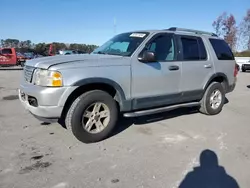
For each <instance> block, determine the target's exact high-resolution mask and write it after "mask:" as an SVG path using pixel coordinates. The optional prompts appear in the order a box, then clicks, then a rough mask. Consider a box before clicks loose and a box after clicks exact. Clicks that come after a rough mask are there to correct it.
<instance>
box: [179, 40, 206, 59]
mask: <svg viewBox="0 0 250 188" xmlns="http://www.w3.org/2000/svg"><path fill="white" fill-rule="evenodd" d="M181 43H182V49H183V60H186V61H190V60H191V61H199V60H206V59H207V52H206V49H205V46H204V43H203V41H202V39H201V38H199V37H192V38H191V37H184V36H182V37H181Z"/></svg>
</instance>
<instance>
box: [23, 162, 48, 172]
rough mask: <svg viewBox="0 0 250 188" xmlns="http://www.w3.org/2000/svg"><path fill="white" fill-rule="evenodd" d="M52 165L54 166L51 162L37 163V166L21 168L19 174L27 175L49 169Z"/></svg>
mask: <svg viewBox="0 0 250 188" xmlns="http://www.w3.org/2000/svg"><path fill="white" fill-rule="evenodd" d="M50 165H52V163H50V162H41V161H37V162H36V163H35V164H32V165H31V166H26V167H24V168H21V170H20V171H19V174H27V173H30V172H31V171H34V170H42V169H45V168H48V167H49V166H50Z"/></svg>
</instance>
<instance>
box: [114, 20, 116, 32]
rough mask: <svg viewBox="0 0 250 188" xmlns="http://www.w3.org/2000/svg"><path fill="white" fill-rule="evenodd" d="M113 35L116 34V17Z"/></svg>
mask: <svg viewBox="0 0 250 188" xmlns="http://www.w3.org/2000/svg"><path fill="white" fill-rule="evenodd" d="M114 34H116V17H114Z"/></svg>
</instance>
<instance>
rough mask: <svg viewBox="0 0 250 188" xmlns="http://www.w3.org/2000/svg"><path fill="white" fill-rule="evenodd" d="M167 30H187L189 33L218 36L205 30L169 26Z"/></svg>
mask: <svg viewBox="0 0 250 188" xmlns="http://www.w3.org/2000/svg"><path fill="white" fill-rule="evenodd" d="M167 30H169V31H183V32H189V33H195V34H198V35H210V36H214V37H218V35H216V34H215V33H210V32H206V31H199V30H194V29H185V28H178V27H170V28H169V29H167Z"/></svg>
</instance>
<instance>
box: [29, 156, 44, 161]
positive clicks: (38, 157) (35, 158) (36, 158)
mask: <svg viewBox="0 0 250 188" xmlns="http://www.w3.org/2000/svg"><path fill="white" fill-rule="evenodd" d="M41 158H43V155H37V156H34V157H31V158H30V159H31V160H39V159H41Z"/></svg>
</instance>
